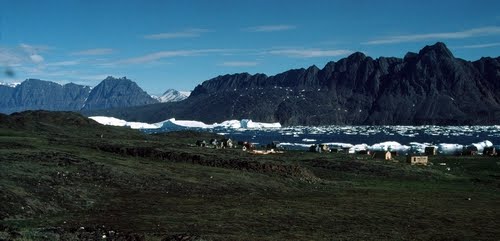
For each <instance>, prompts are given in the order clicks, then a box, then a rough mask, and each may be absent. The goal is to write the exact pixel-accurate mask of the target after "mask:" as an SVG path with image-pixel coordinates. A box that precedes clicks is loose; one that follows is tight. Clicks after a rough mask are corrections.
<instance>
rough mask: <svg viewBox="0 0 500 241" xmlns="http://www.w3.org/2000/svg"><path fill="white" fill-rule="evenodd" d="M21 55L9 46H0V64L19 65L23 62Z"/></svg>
mask: <svg viewBox="0 0 500 241" xmlns="http://www.w3.org/2000/svg"><path fill="white" fill-rule="evenodd" d="M23 59H24V58H23V56H22V55H20V54H19V53H17V52H16V51H13V50H12V49H9V48H0V64H1V65H8V66H12V65H19V64H21V62H23Z"/></svg>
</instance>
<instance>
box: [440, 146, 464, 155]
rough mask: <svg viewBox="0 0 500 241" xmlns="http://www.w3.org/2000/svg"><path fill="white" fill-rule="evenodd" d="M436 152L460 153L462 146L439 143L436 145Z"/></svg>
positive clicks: (445, 153) (446, 153)
mask: <svg viewBox="0 0 500 241" xmlns="http://www.w3.org/2000/svg"><path fill="white" fill-rule="evenodd" d="M437 147H438V153H439V154H442V155H456V154H458V153H461V152H462V150H463V148H464V146H463V145H460V144H449V143H441V144H438V145H437Z"/></svg>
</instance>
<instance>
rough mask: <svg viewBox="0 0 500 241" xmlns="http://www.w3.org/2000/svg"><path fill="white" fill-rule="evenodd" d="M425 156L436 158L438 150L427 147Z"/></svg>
mask: <svg viewBox="0 0 500 241" xmlns="http://www.w3.org/2000/svg"><path fill="white" fill-rule="evenodd" d="M424 152H425V155H427V156H435V155H436V154H437V148H436V147H435V146H428V147H425V150H424Z"/></svg>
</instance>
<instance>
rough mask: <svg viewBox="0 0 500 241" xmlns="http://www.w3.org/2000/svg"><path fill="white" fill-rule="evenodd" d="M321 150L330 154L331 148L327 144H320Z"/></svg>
mask: <svg viewBox="0 0 500 241" xmlns="http://www.w3.org/2000/svg"><path fill="white" fill-rule="evenodd" d="M319 148H320V150H321V152H330V147H329V146H328V145H327V144H320V145H319Z"/></svg>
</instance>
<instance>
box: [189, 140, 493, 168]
mask: <svg viewBox="0 0 500 241" xmlns="http://www.w3.org/2000/svg"><path fill="white" fill-rule="evenodd" d="M196 146H198V147H205V148H214V149H226V148H228V149H231V148H232V149H241V150H242V151H244V152H248V153H250V154H256V155H267V154H280V153H284V152H285V151H286V149H285V148H284V147H283V146H281V145H280V142H279V141H273V142H271V143H269V144H267V145H261V146H258V145H256V144H255V143H251V142H249V141H233V140H232V139H231V138H222V139H220V140H218V139H210V140H209V141H206V140H198V141H196ZM350 149H351V148H349V147H343V146H341V145H329V144H325V143H323V144H312V145H311V146H310V147H309V150H307V151H308V152H312V153H332V154H335V153H343V154H352V155H365V156H369V157H371V158H372V159H378V160H386V161H396V162H397V161H399V160H402V159H404V160H405V162H406V163H408V164H410V165H424V166H426V165H428V164H429V156H437V155H440V154H439V153H438V148H437V147H436V146H428V147H425V150H424V153H416V152H414V153H411V152H409V153H405V154H401V153H400V152H398V151H393V150H390V148H389V149H388V150H357V151H355V152H354V153H353V152H351V151H350ZM295 151H297V150H295ZM448 155H454V156H496V157H500V152H497V146H487V147H484V148H483V149H482V150H479V149H478V147H477V146H475V145H468V146H464V147H463V148H462V150H457V151H455V152H454V153H452V154H448Z"/></svg>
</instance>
